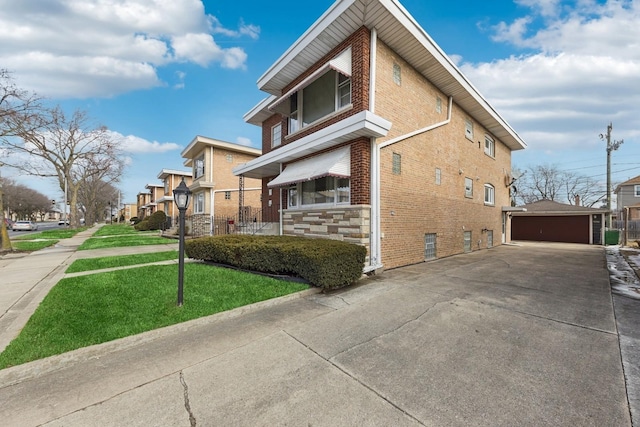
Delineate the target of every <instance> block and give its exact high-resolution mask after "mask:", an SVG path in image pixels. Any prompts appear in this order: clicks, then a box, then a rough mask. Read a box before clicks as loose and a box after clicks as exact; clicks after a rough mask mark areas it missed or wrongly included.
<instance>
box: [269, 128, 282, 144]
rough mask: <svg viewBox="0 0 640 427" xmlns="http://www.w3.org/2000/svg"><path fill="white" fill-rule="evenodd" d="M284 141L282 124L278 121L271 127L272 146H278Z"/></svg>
mask: <svg viewBox="0 0 640 427" xmlns="http://www.w3.org/2000/svg"><path fill="white" fill-rule="evenodd" d="M281 142H282V125H281V124H280V123H278V124H277V125H275V126H274V127H272V128H271V147H277V146H279V145H280V143H281Z"/></svg>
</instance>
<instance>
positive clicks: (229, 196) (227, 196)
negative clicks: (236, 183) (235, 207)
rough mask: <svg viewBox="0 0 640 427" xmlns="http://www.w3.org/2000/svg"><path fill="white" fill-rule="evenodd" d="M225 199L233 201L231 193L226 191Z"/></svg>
mask: <svg viewBox="0 0 640 427" xmlns="http://www.w3.org/2000/svg"><path fill="white" fill-rule="evenodd" d="M224 199H225V200H231V191H225V192H224Z"/></svg>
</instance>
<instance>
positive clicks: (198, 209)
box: [193, 191, 204, 213]
mask: <svg viewBox="0 0 640 427" xmlns="http://www.w3.org/2000/svg"><path fill="white" fill-rule="evenodd" d="M193 212H194V213H204V192H202V191H201V192H200V193H197V194H196V195H195V197H194V198H193Z"/></svg>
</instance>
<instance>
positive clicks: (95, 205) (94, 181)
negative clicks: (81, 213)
mask: <svg viewBox="0 0 640 427" xmlns="http://www.w3.org/2000/svg"><path fill="white" fill-rule="evenodd" d="M117 199H118V189H117V188H116V187H114V186H113V185H112V184H110V183H109V182H107V181H104V180H101V179H98V178H97V177H90V178H88V179H86V180H85V181H84V182H83V183H82V185H81V186H80V188H79V191H78V201H79V202H80V204H81V205H82V206H83V207H84V209H85V219H86V222H87V224H91V223H94V222H97V221H100V220H102V219H104V217H105V213H107V212H108V210H109V202H110V201H114V200H117Z"/></svg>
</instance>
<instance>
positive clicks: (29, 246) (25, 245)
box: [11, 239, 59, 252]
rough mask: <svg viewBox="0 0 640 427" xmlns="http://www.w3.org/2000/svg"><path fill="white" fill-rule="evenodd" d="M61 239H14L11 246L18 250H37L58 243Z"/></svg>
mask: <svg viewBox="0 0 640 427" xmlns="http://www.w3.org/2000/svg"><path fill="white" fill-rule="evenodd" d="M58 242H59V240H53V239H47V240H38V241H34V242H31V241H25V242H22V241H19V240H18V241H12V242H11V246H12V247H13V249H15V250H18V251H28V252H31V251H37V250H40V249H43V248H48V247H49V246H53V245H55V244H56V243H58Z"/></svg>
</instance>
